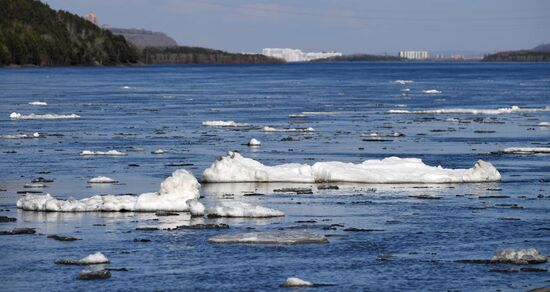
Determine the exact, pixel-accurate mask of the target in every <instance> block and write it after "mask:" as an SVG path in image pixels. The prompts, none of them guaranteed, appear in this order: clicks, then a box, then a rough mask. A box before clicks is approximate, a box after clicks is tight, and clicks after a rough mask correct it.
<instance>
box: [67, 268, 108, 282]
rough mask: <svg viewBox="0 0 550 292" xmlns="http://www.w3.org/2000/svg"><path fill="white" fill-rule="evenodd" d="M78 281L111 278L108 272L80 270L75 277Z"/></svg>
mask: <svg viewBox="0 0 550 292" xmlns="http://www.w3.org/2000/svg"><path fill="white" fill-rule="evenodd" d="M76 278H77V279H78V280H101V279H109V278H111V271H109V270H82V271H80V273H79V274H78V277H76Z"/></svg>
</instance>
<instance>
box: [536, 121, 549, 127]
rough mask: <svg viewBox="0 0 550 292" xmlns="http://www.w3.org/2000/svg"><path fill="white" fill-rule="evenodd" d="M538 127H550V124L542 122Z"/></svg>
mask: <svg viewBox="0 0 550 292" xmlns="http://www.w3.org/2000/svg"><path fill="white" fill-rule="evenodd" d="M537 126H539V127H550V122H540V123H539V124H538V125H537Z"/></svg>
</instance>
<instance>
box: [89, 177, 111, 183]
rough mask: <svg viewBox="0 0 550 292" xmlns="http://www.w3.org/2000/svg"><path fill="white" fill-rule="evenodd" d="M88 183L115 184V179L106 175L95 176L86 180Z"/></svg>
mask: <svg viewBox="0 0 550 292" xmlns="http://www.w3.org/2000/svg"><path fill="white" fill-rule="evenodd" d="M88 183H89V184H116V183H118V181H117V180H114V179H112V178H110V177H106V176H97V177H94V178H91V179H89V180H88Z"/></svg>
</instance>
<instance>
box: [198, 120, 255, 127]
mask: <svg viewBox="0 0 550 292" xmlns="http://www.w3.org/2000/svg"><path fill="white" fill-rule="evenodd" d="M202 125H203V126H206V127H244V126H248V124H243V123H237V122H235V121H205V122H202Z"/></svg>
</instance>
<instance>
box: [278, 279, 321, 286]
mask: <svg viewBox="0 0 550 292" xmlns="http://www.w3.org/2000/svg"><path fill="white" fill-rule="evenodd" d="M313 286H314V284H313V283H311V282H309V281H305V280H302V279H300V278H296V277H289V278H287V279H286V281H285V282H284V283H283V284H282V285H281V287H285V288H292V287H313Z"/></svg>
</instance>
